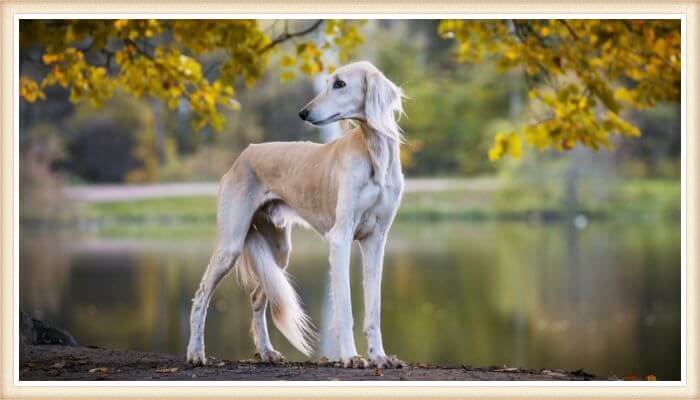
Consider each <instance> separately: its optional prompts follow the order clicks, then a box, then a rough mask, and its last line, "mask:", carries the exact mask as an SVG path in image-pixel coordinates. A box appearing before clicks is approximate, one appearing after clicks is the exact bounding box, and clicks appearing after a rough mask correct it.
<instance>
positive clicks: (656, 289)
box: [20, 220, 681, 380]
mask: <svg viewBox="0 0 700 400" xmlns="http://www.w3.org/2000/svg"><path fill="white" fill-rule="evenodd" d="M583 225H584V224H581V225H579V228H576V227H575V226H574V224H569V223H564V222H562V223H552V224H543V223H528V222H497V221H491V222H469V221H448V222H399V223H396V224H395V225H394V227H393V228H392V232H391V234H390V237H389V241H388V244H387V252H386V261H385V267H384V279H383V286H382V330H383V336H384V344H385V348H386V349H387V352H389V353H392V354H397V355H399V356H400V357H401V358H402V359H404V360H406V361H416V362H428V363H434V364H442V365H460V364H464V365H471V366H481V367H486V366H493V365H497V366H503V365H507V366H509V367H523V368H547V369H565V370H578V369H581V368H582V369H584V370H585V371H587V372H591V373H594V374H596V375H599V376H610V375H613V374H614V375H616V376H618V377H622V376H626V375H636V376H639V377H642V378H643V377H645V376H646V375H648V374H653V375H656V376H657V378H658V379H659V380H662V379H664V380H679V379H680V373H681V319H680V317H681V315H680V304H681V302H680V300H681V297H680V287H681V250H680V239H681V231H680V224H679V223H676V222H675V221H672V222H669V221H661V222H660V221H654V222H651V223H649V222H645V223H643V222H634V221H625V222H612V221H598V220H593V221H588V224H585V227H584V226H583ZM213 243H214V232H213V231H211V230H210V229H208V228H207V229H201V228H197V229H195V230H194V231H190V229H189V228H188V227H187V226H182V225H179V226H176V227H173V228H172V229H169V228H167V227H166V228H159V229H157V232H156V233H153V234H151V233H149V232H148V231H147V230H143V229H140V228H138V227H137V228H133V229H130V230H120V231H118V232H99V233H90V234H87V233H76V232H55V231H54V232H38V231H34V230H29V229H24V228H22V229H21V239H20V304H21V306H22V307H23V308H24V309H25V310H26V311H27V312H29V313H31V314H33V315H34V316H35V317H37V318H40V319H43V320H45V321H47V322H48V323H50V324H53V325H55V326H58V327H61V328H63V329H66V330H67V331H69V332H71V333H72V334H73V336H74V337H75V339H76V340H77V341H78V342H79V343H81V344H85V345H96V346H101V347H108V348H119V349H137V350H144V351H157V352H168V353H175V354H182V355H183V359H184V352H185V347H186V345H187V339H188V336H189V326H188V324H189V322H188V320H189V311H190V305H191V301H190V300H191V298H192V296H193V294H194V292H195V290H196V288H197V286H198V284H199V280H200V278H201V276H202V273H203V271H204V269H205V267H206V264H207V262H208V259H209V257H210V254H211V251H212V246H213ZM327 264H328V262H327V249H326V246H325V244H324V243H323V242H322V241H321V240H320V238H319V237H318V236H317V235H316V234H315V233H313V232H310V231H305V230H303V229H301V228H296V229H295V231H294V250H293V252H292V257H291V262H290V267H289V271H290V273H291V275H292V276H293V279H294V282H295V285H296V287H297V288H298V291H299V293H300V295H301V298H302V299H303V302H304V304H305V307H306V308H307V310H308V312H309V314H310V316H311V318H312V320H313V321H314V323H315V324H316V326H318V327H319V329H320V330H321V343H320V346H319V347H320V348H322V349H323V351H324V352H325V353H327V354H330V355H332V354H333V353H334V351H335V346H334V344H333V343H332V341H331V340H329V338H328V337H327V336H328V335H326V334H325V333H324V332H325V330H326V321H327V320H328V312H329V305H328V300H327V288H328V265H327ZM351 282H352V294H353V300H352V301H353V311H354V314H355V333H356V340H357V344H358V350H359V351H360V352H361V353H362V352H364V350H365V347H366V346H365V342H364V338H363V335H362V333H361V329H362V291H361V290H362V281H361V268H360V254H359V251H358V249H357V248H355V249H354V250H353V260H352V268H351ZM250 318H251V311H250V306H249V300H248V293H246V292H245V291H244V290H243V289H242V288H240V287H239V286H238V285H237V284H236V281H235V279H234V278H233V275H230V276H229V277H227V278H226V279H224V280H223V281H222V283H221V285H220V286H219V287H218V289H217V290H216V292H215V294H214V297H213V299H212V302H211V308H210V311H209V314H208V320H207V326H206V350H207V355H210V356H215V357H217V358H225V359H240V358H250V357H251V356H252V354H253V353H254V346H253V342H252V339H251V338H250V334H249V328H250ZM271 330H272V341H273V343H274V345H275V347H276V348H277V349H278V350H280V351H281V352H282V353H283V354H285V355H286V356H287V358H289V359H292V360H302V359H303V356H302V355H301V354H300V353H299V352H297V351H296V350H294V349H293V348H292V347H291V346H290V345H289V344H288V343H287V342H286V341H285V339H284V338H283V337H282V336H281V334H279V333H278V332H277V331H276V330H275V329H274V328H272V329H271Z"/></svg>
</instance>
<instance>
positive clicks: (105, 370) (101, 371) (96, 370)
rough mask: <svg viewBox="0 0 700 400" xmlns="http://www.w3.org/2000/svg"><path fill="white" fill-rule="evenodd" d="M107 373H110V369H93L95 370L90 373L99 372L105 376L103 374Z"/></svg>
mask: <svg viewBox="0 0 700 400" xmlns="http://www.w3.org/2000/svg"><path fill="white" fill-rule="evenodd" d="M107 371H109V368H107V367H99V368H93V369H91V370H90V371H89V372H90V373H95V372H99V373H102V374H103V373H105V372H107Z"/></svg>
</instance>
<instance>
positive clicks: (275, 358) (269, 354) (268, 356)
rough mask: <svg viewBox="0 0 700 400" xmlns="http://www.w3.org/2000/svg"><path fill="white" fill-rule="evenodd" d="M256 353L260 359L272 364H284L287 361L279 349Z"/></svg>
mask: <svg viewBox="0 0 700 400" xmlns="http://www.w3.org/2000/svg"><path fill="white" fill-rule="evenodd" d="M256 355H257V356H258V357H259V358H260V361H262V362H266V363H270V364H282V363H284V362H285V361H287V360H286V359H285V358H284V356H283V355H282V353H280V352H279V351H277V350H267V351H263V352H262V353H257V354H256Z"/></svg>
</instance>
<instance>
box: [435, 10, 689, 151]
mask: <svg viewBox="0 0 700 400" xmlns="http://www.w3.org/2000/svg"><path fill="white" fill-rule="evenodd" d="M439 34H440V35H441V36H442V37H443V38H446V39H454V40H455V41H456V42H457V46H456V51H457V57H458V59H459V60H460V61H462V62H481V61H482V60H483V59H485V58H488V59H491V60H492V61H493V62H494V63H495V65H496V66H497V68H499V69H500V70H502V71H508V70H517V71H521V72H522V74H523V75H524V76H525V78H526V79H527V81H528V84H529V89H530V90H529V100H530V107H529V110H528V113H527V114H526V115H525V118H526V119H527V120H528V121H530V122H528V123H524V124H522V126H521V128H520V129H519V131H518V132H511V133H509V134H507V135H506V134H503V133H500V134H498V135H496V137H495V138H494V142H493V146H492V148H491V150H490V151H489V159H491V160H498V159H500V158H501V157H503V156H505V155H509V156H511V157H514V158H518V156H519V154H520V151H519V150H517V151H515V150H514V151H513V152H511V151H510V150H509V149H511V148H518V149H519V146H520V144H519V143H518V142H516V139H515V137H516V136H520V137H521V138H522V139H523V140H524V141H525V143H527V144H528V145H530V146H532V147H535V148H537V149H541V150H546V149H553V150H570V149H572V148H574V147H575V146H576V145H577V144H580V145H583V146H586V147H589V148H592V149H599V148H601V147H602V148H609V147H610V146H611V142H610V135H611V134H620V135H625V136H639V135H640V132H639V129H638V128H636V127H635V126H634V125H633V124H631V123H630V122H629V121H627V120H625V118H624V117H623V115H622V113H623V111H624V110H626V109H643V108H648V107H652V106H654V105H655V104H657V103H658V102H660V101H678V99H679V95H680V93H679V91H680V43H681V41H680V23H679V21H677V20H507V21H503V20H499V21H486V20H483V21H464V20H446V21H442V22H441V24H440V26H439ZM511 143H512V145H511ZM516 143H518V144H516Z"/></svg>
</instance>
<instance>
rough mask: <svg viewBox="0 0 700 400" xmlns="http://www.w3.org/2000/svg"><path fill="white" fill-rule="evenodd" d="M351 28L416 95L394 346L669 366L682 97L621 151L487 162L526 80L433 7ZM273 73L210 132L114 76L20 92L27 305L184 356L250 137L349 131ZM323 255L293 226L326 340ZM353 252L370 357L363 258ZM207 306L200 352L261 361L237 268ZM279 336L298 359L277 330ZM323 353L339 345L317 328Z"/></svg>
mask: <svg viewBox="0 0 700 400" xmlns="http://www.w3.org/2000/svg"><path fill="white" fill-rule="evenodd" d="M289 23H290V24H292V25H294V24H301V25H303V22H299V21H296V22H295V21H289ZM359 29H360V30H361V34H362V35H363V36H364V38H365V40H364V42H363V43H362V44H360V45H359V46H358V47H357V48H356V49H354V51H353V54H352V60H369V61H371V62H373V63H374V64H375V65H377V66H378V67H379V69H381V70H382V71H383V72H384V73H385V74H386V75H387V76H388V77H389V78H390V79H391V80H392V81H394V82H395V83H397V84H398V85H400V86H401V87H402V88H403V89H404V90H405V92H406V93H407V94H408V96H409V99H407V100H405V103H404V106H405V109H406V114H407V116H406V117H405V118H403V119H402V120H401V123H400V124H401V126H402V128H403V129H404V130H405V136H406V138H407V140H408V143H407V144H406V145H404V146H402V161H403V168H404V173H405V175H406V177H407V189H406V193H405V196H404V200H403V203H402V207H401V209H400V211H399V214H398V216H397V221H396V223H395V225H394V227H393V228H392V231H391V234H390V236H389V241H388V247H387V254H386V262H385V268H384V280H383V299H382V306H383V308H382V311H383V315H382V317H383V318H382V324H383V326H382V328H383V332H384V340H385V347H386V348H387V351H388V352H391V353H395V354H397V355H399V356H400V357H401V358H402V359H405V360H407V361H416V362H429V363H435V364H444V365H460V364H464V365H472V366H491V365H498V366H502V365H508V366H515V367H523V368H548V369H566V370H578V369H584V370H586V371H587V372H592V373H595V374H597V375H602V376H609V375H616V376H620V377H622V376H627V375H635V376H642V377H643V376H646V375H649V374H653V375H655V376H657V377H658V378H659V379H670V380H678V379H680V371H681V365H680V354H681V353H680V332H681V331H680V300H681V297H680V285H681V281H680V276H681V264H680V251H681V248H680V238H681V231H680V172H681V169H680V143H681V134H680V122H681V121H680V107H679V104H677V103H663V102H662V103H659V104H658V105H657V106H655V107H653V108H650V109H647V110H644V111H633V112H631V113H630V115H628V119H629V120H631V121H633V122H634V123H635V124H636V125H637V126H638V127H639V128H640V130H641V134H642V135H641V137H640V138H627V137H615V138H614V139H613V142H614V149H612V150H600V151H593V150H589V149H585V148H576V149H574V150H572V151H568V152H563V153H562V152H549V151H544V152H540V151H530V152H526V153H525V154H523V157H522V158H521V159H519V160H514V159H504V160H501V161H498V162H491V161H489V159H488V157H487V152H488V149H489V148H490V147H491V145H492V142H493V137H494V135H495V134H496V132H498V131H499V130H502V129H503V127H504V126H505V127H507V126H510V125H512V124H513V121H517V120H519V119H522V118H523V113H524V109H525V108H526V103H527V89H526V82H525V81H524V79H523V78H522V76H519V75H517V74H512V73H506V74H502V73H498V72H496V68H494V65H493V64H492V63H490V62H488V61H485V62H483V63H480V64H460V63H458V62H457V61H456V59H455V57H454V46H453V44H452V43H451V42H449V41H446V40H444V39H441V38H440V37H439V36H438V35H437V34H436V32H437V29H438V21H429V20H396V21H394V20H382V21H367V23H365V24H363V25H362V26H361V27H360V28H359ZM22 52H23V54H21V58H22V57H24V56H26V57H31V49H30V48H28V49H25V48H23V50H22ZM325 57H331V58H332V57H334V55H333V52H332V51H329V52H328V54H326V55H325ZM337 62H338V60H336V63H337ZM22 68H23V72H22V73H23V74H24V73H26V74H29V75H31V74H32V73H39V72H40V71H38V70H39V69H40V68H41V67H37V66H34V65H32V64H31V63H26V64H25V63H23V64H22ZM34 69H36V71H34ZM279 76H280V70H279V67H276V66H273V67H271V68H270V70H269V71H267V72H266V73H265V74H264V75H262V76H261V77H260V79H259V80H258V82H257V83H256V84H255V85H254V86H252V87H246V86H245V85H242V86H241V87H240V88H238V87H237V93H236V100H237V101H238V102H239V103H240V110H239V111H227V112H226V122H225V126H224V127H223V129H221V131H218V132H217V131H216V130H213V129H212V128H211V127H209V126H205V127H204V128H203V129H201V130H198V131H195V130H193V128H192V127H191V124H190V119H191V110H190V108H189V107H188V104H187V102H186V101H182V102H180V103H178V104H177V106H176V107H174V108H169V107H166V106H165V105H163V104H162V103H161V102H159V101H156V100H152V99H149V98H142V99H136V98H134V97H132V96H128V95H126V94H125V93H121V92H120V91H119V90H117V91H116V92H115V94H114V96H113V98H112V99H111V100H109V101H107V102H106V103H105V104H104V105H103V106H102V107H100V108H95V107H92V106H91V105H90V104H87V103H77V104H76V103H73V102H70V101H69V99H68V96H67V91H66V89H64V88H62V87H50V88H47V89H46V99H45V100H44V101H42V102H37V103H34V104H29V103H26V102H24V101H22V102H21V104H20V153H21V154H20V171H19V173H20V184H19V187H20V234H21V237H20V305H21V307H22V308H23V309H24V310H25V311H27V312H29V313H30V314H32V315H33V316H35V317H37V318H40V319H44V320H45V321H47V322H50V323H52V324H54V325H56V326H59V327H61V328H64V329H66V330H68V331H69V332H71V333H72V334H73V336H74V337H75V338H76V340H77V341H78V342H79V343H81V344H89V345H97V346H102V347H107V348H119V349H138V350H146V351H161V352H169V353H175V354H184V351H185V347H186V343H187V338H188V335H189V327H188V319H189V311H190V305H191V302H190V299H191V298H192V296H193V294H194V292H195V290H196V287H197V285H198V283H199V279H200V277H201V275H202V273H203V272H204V268H205V267H206V264H207V262H208V259H209V256H210V254H211V251H212V250H213V245H214V240H215V218H216V215H215V212H216V208H215V197H214V196H215V193H216V188H217V181H218V179H219V178H220V177H221V176H222V175H223V174H224V173H225V172H226V171H227V170H228V168H229V167H230V166H231V164H232V162H233V160H235V158H236V156H237V155H238V153H239V152H240V151H241V150H242V149H244V148H245V146H246V145H248V144H249V143H258V142H263V141H273V140H312V141H328V140H332V139H333V138H334V137H335V136H336V135H337V134H339V132H338V130H337V128H334V127H333V126H331V127H329V128H328V129H324V130H323V131H321V130H319V129H318V128H316V127H312V126H310V125H308V124H304V123H303V122H302V121H301V120H300V119H299V117H298V116H297V113H298V110H299V109H300V108H301V107H303V106H304V105H305V104H306V103H307V102H308V101H309V100H310V99H311V98H312V97H313V96H314V94H315V92H316V90H317V89H318V87H319V82H320V81H322V79H323V74H320V75H318V76H320V78H319V77H316V78H314V77H298V78H296V79H293V80H290V81H287V82H284V83H281V82H280V79H279ZM355 250H356V249H355ZM327 257H328V254H327V248H326V246H325V244H324V243H323V242H322V240H321V239H320V237H319V236H318V235H316V234H315V233H313V232H310V231H304V230H302V229H296V230H295V231H294V251H293V253H292V257H291V263H290V268H289V271H290V273H291V275H292V276H293V277H294V280H295V282H296V286H297V288H298V290H299V292H300V295H301V297H302V299H303V301H304V303H305V306H306V307H307V309H308V311H309V313H310V315H311V317H312V319H313V321H315V323H316V325H317V326H318V327H319V329H320V330H321V332H322V333H323V332H325V324H326V321H327V317H328V315H327V314H328V312H329V310H328V304H327V285H328V282H327V276H328V273H327V271H328V266H327ZM352 264H353V265H352V269H351V274H352V285H353V292H352V293H353V295H354V297H353V310H354V313H355V321H356V323H355V325H356V329H355V330H356V335H357V341H358V346H359V349H360V351H361V352H362V351H364V350H365V343H364V338H363V337H362V334H361V323H360V321H362V301H361V296H360V293H361V273H360V272H361V271H360V268H359V266H360V260H359V251H354V253H353V259H352ZM208 316H209V318H208V320H207V328H206V344H207V352H208V355H212V356H215V357H217V358H227V359H239V358H248V357H250V356H251V355H252V354H253V352H254V346H253V342H252V339H251V338H250V336H249V328H250V318H251V311H250V306H249V301H248V294H247V293H245V291H244V290H243V289H241V288H239V287H238V286H237V285H236V283H235V281H234V279H233V278H232V277H231V278H227V279H225V281H224V282H223V283H222V284H221V285H220V287H219V288H218V289H217V291H216V293H215V295H214V298H213V300H212V303H211V309H210V312H209V314H208ZM273 331H274V330H273ZM272 340H273V343H274V344H275V346H276V347H277V348H278V349H279V350H280V351H282V352H283V353H284V354H285V355H286V356H287V357H288V358H290V359H292V360H301V359H302V357H303V356H302V355H301V354H300V353H298V352H297V351H295V350H294V349H293V348H291V346H289V345H288V344H287V343H286V341H285V340H284V338H283V337H282V336H281V335H280V334H278V333H277V332H276V331H274V332H273V339H272ZM319 351H320V353H324V354H326V355H329V356H330V357H332V356H333V355H334V351H335V349H334V345H333V343H332V342H331V341H330V340H328V338H327V335H324V334H322V335H321V343H320V346H319Z"/></svg>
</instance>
